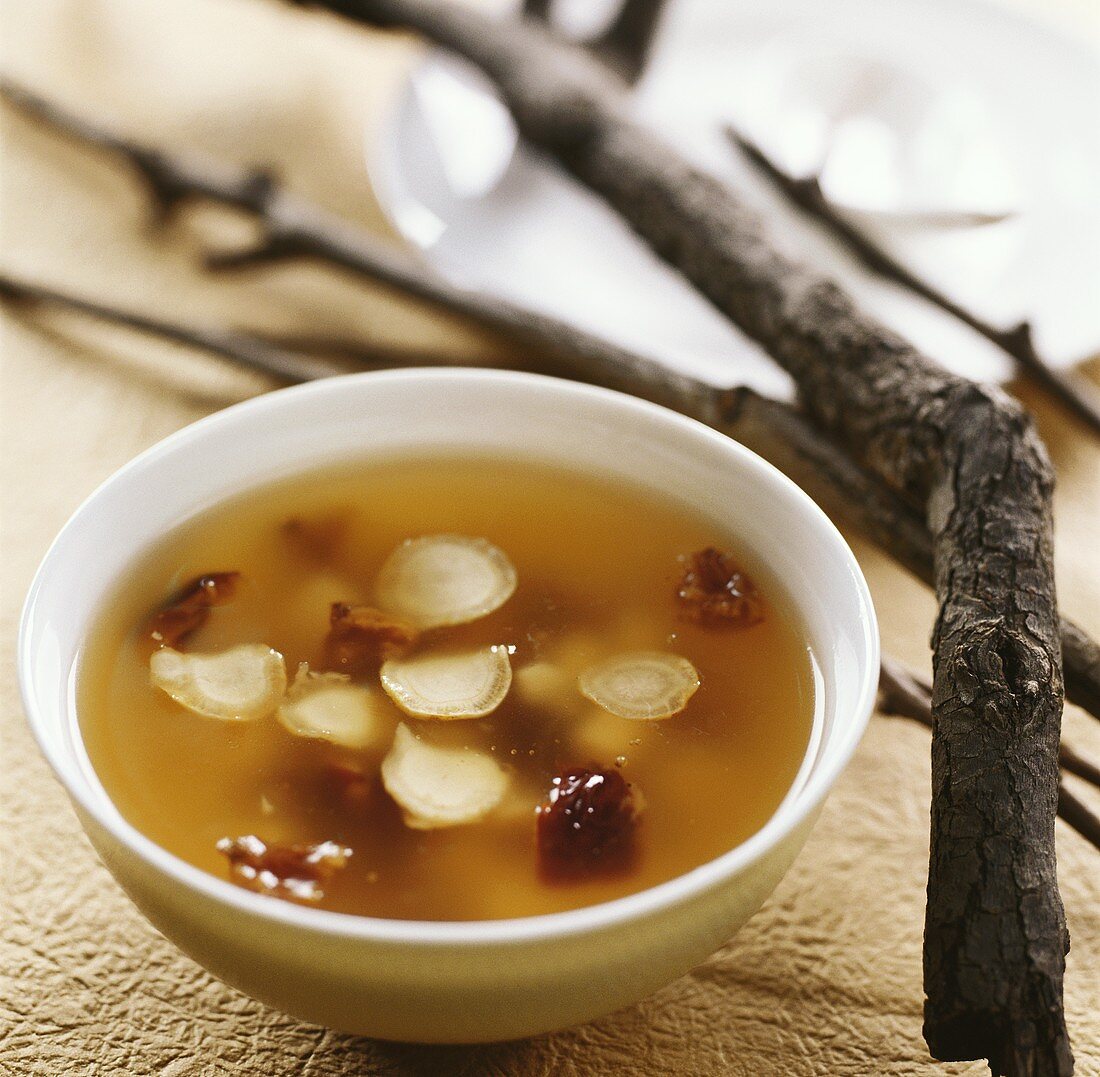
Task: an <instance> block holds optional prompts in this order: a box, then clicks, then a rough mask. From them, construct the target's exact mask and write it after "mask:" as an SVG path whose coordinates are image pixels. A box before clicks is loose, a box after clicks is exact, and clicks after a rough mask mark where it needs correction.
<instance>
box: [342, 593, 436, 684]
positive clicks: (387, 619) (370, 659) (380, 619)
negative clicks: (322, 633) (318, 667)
mask: <svg viewBox="0 0 1100 1077" xmlns="http://www.w3.org/2000/svg"><path fill="white" fill-rule="evenodd" d="M417 634H418V633H417V631H416V629H415V628H413V627H412V625H410V624H409V623H408V622H407V621H403V620H401V618H399V617H393V616H391V615H390V614H387V613H383V612H382V611H381V610H377V609H375V608H374V607H373V606H353V605H349V604H348V603H346V602H334V603H333V604H332V609H331V611H330V613H329V631H328V636H327V637H326V639H325V666H326V668H327V669H329V670H331V671H333V672H335V673H347V674H350V675H351V676H353V677H361V676H363V675H364V674H366V673H371V672H374V671H375V670H376V669H377V668H378V666H379V664H380V663H381V662H383V661H384V660H385V659H387V658H389V657H390V656H391V655H394V654H398V653H400V652H401V651H402V650H404V649H405V648H406V647H410V646H412V644H413V643H415V642H416V637H417Z"/></svg>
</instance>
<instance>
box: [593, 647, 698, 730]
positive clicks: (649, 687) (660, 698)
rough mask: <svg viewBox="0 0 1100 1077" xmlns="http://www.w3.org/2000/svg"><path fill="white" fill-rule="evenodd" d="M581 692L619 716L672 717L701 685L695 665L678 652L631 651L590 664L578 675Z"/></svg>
mask: <svg viewBox="0 0 1100 1077" xmlns="http://www.w3.org/2000/svg"><path fill="white" fill-rule="evenodd" d="M577 687H578V688H579V689H580V691H581V694H582V695H584V696H586V697H587V698H588V699H590V700H592V702H593V703H595V704H597V705H598V706H600V707H603V709H604V710H606V711H610V712H611V713H612V714H617V715H618V716H619V717H620V718H637V719H644V720H650V721H653V720H657V719H661V718H671V717H672V716H673V715H674V714H679V713H680V711H682V710H683V709H684V707H686V706H687V702H688V700H689V699H691V697H692V696H693V695H694V694H695V691H696V689H697V688H698V687H699V674H698V673H697V672H696V670H695V667H694V666H693V665H692V664H691V663H690V662H689V661H688V660H687V659H686V658H681V657H680V656H679V655H678V654H666V653H665V652H663V651H629V652H627V653H626V654H619V655H615V656H614V657H613V658H609V659H607V660H606V661H604V662H599V663H597V664H596V665H594V666H589V667H588V668H587V669H586V670H585V671H584V672H583V673H581V675H580V676H579V677H578V678H577Z"/></svg>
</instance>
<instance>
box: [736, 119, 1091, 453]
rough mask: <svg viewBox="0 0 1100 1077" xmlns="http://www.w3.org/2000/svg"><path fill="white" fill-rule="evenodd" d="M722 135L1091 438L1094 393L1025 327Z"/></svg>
mask: <svg viewBox="0 0 1100 1077" xmlns="http://www.w3.org/2000/svg"><path fill="white" fill-rule="evenodd" d="M727 134H728V135H729V138H730V140H731V141H732V142H733V144H734V145H735V146H737V147H738V148H739V149H740V150H741V151H742V152H743V153H744V154H745V156H746V157H747V158H748V159H749V160H750V161H751V162H752V163H753V164H754V165H755V166H756V167H757V169H758V170H759V171H760V172H761V173H763V175H765V176H766V177H767V178H768V179H769V180H770V181H771V182H772V184H773V185H774V186H775V187H776V188H777V189H778V190H779V191H781V192H782V193H783V194H784V195H785V196H786V197H787V199H788V200H789V201H790V202H792V203H793V204H794V205H796V206H798V207H800V208H801V209H803V210H804V211H805V212H806V213H807V214H809V215H810V216H811V217H813V218H814V219H815V220H817V221H819V222H820V223H821V224H823V225H824V226H825V227H826V228H827V229H828V230H829V231H830V232H831V233H832V234H833V235H834V236H835V237H836V238H837V239H838V240H840V242H841V243H843V244H844V245H845V246H846V247H847V248H848V250H849V251H851V253H852V254H854V255H855V256H856V258H858V259H859V260H860V262H862V263H863V264H864V265H865V266H866V267H867V268H868V269H870V270H872V271H873V272H875V273H877V274H878V275H879V276H881V277H885V278H886V279H887V280H892V281H894V282H896V283H897V284H900V285H902V287H904V288H907V289H908V290H909V291H911V292H913V293H914V294H915V295H919V296H920V297H921V298H922V299H926V300H928V302H930V303H932V304H934V305H935V306H937V307H939V308H940V309H941V310H944V311H946V312H947V313H948V314H950V315H952V316H953V317H955V318H957V319H958V320H959V321H961V322H963V323H965V324H966V325H968V326H970V328H971V329H973V330H974V331H975V332H976V333H979V334H981V335H982V336H983V337H985V338H986V339H987V340H990V341H992V342H993V343H994V344H996V345H997V347H999V348H1000V349H1001V350H1002V351H1003V352H1005V354H1006V355H1008V356H1009V357H1010V358H1012V359H1014V360H1015V361H1016V364H1017V365H1018V366H1019V368H1020V370H1022V371H1023V372H1024V373H1026V374H1027V375H1028V376H1029V377H1031V378H1032V379H1033V380H1034V381H1036V382H1037V383H1038V384H1040V385H1042V386H1043V388H1045V389H1046V390H1047V392H1049V393H1050V394H1051V396H1053V397H1055V398H1056V399H1058V400H1059V401H1061V403H1062V404H1063V405H1064V406H1065V407H1067V408H1068V409H1069V410H1070V411H1072V412H1073V414H1074V415H1076V416H1077V417H1078V418H1079V419H1080V420H1081V421H1082V422H1083V423H1084V424H1085V425H1086V426H1088V427H1089V428H1090V429H1091V430H1092V431H1093V432H1094V433H1100V390H1097V389H1096V387H1095V386H1094V385H1092V384H1091V383H1090V382H1089V381H1088V380H1087V379H1085V378H1082V377H1079V376H1077V377H1075V376H1074V375H1073V374H1070V373H1066V372H1065V371H1061V370H1055V369H1054V368H1053V367H1052V366H1050V364H1049V363H1047V362H1046V360H1045V359H1044V358H1043V357H1042V356H1041V355H1040V354H1039V353H1038V351H1037V350H1036V348H1035V341H1034V339H1033V335H1032V332H1031V326H1030V325H1029V324H1028V323H1027V322H1021V323H1020V324H1019V325H1016V326H1013V327H1012V328H1010V329H1000V328H998V327H997V326H995V325H992V324H991V323H990V322H988V321H986V320H985V319H984V318H981V317H979V316H978V315H977V314H975V313H974V312H973V311H972V310H968V309H967V308H966V307H964V306H962V304H960V303H959V302H957V301H956V300H954V299H952V298H951V297H950V296H948V295H946V294H945V293H944V292H942V291H940V289H938V288H937V287H935V286H934V285H933V284H932V283H931V282H929V281H927V280H925V279H924V278H923V277H921V276H918V275H917V274H916V273H915V272H914V271H913V270H912V269H910V268H909V267H908V266H905V265H903V264H902V263H901V262H899V261H898V260H897V259H896V258H894V257H893V255H891V254H890V253H889V252H888V251H887V250H886V249H885V248H884V247H882V245H881V244H879V243H878V242H877V241H876V240H875V239H873V238H872V237H871V236H870V235H868V234H867V232H865V231H864V230H863V229H862V228H860V227H859V226H858V225H857V224H855V223H854V222H853V221H851V220H850V219H849V218H848V217H847V216H845V215H844V213H842V212H840V211H839V210H837V209H836V208H835V207H834V206H833V205H832V203H831V202H830V201H829V200H828V199H827V198H826V197H825V194H824V192H823V191H822V189H821V183H820V182H819V180H818V177H817V176H805V177H798V176H792V175H790V174H789V173H788V172H786V171H785V170H784V169H782V168H781V167H780V166H779V165H778V164H776V162H775V161H773V160H772V159H771V158H770V157H768V155H767V154H766V153H765V152H764V150H763V149H761V147H760V146H759V145H757V143H756V142H754V141H753V140H752V139H750V138H749V137H748V136H747V135H745V134H744V133H742V132H741V131H739V130H737V129H736V128H734V127H732V126H730V127H727Z"/></svg>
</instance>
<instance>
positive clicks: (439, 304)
mask: <svg viewBox="0 0 1100 1077" xmlns="http://www.w3.org/2000/svg"><path fill="white" fill-rule="evenodd" d="M0 98H3V99H5V100H7V101H8V102H9V103H10V104H13V105H15V106H16V107H18V108H19V109H20V110H21V111H22V112H24V113H25V114H27V115H28V116H30V117H32V118H34V119H36V120H38V121H41V122H44V123H46V124H48V125H49V126H50V127H51V128H53V129H54V130H55V131H58V132H61V133H63V134H65V135H67V136H68V137H71V138H74V139H76V140H78V141H79V142H81V143H83V144H85V145H89V146H94V147H98V148H100V149H103V150H106V151H108V152H110V153H112V154H114V155H116V156H118V157H121V158H122V159H123V160H124V161H126V162H127V163H128V164H130V165H131V167H132V168H133V169H134V170H135V171H136V173H137V174H138V176H139V177H140V178H141V179H142V181H143V182H144V183H145V185H146V187H147V189H148V191H149V193H150V195H151V197H152V199H153V202H154V205H155V207H156V210H157V212H156V220H157V221H158V222H163V221H164V220H166V219H167V218H169V217H170V216H171V215H172V213H173V212H174V211H175V210H176V209H177V208H178V207H180V206H181V205H183V204H184V203H186V202H189V201H193V200H196V199H205V200H209V201H213V202H218V203H221V204H223V205H226V206H230V207H233V208H235V209H237V210H240V211H242V212H244V213H246V214H248V215H249V216H251V217H253V218H254V219H255V220H256V221H257V223H258V224H259V225H260V228H261V236H260V239H259V240H258V242H257V243H256V244H254V245H253V246H250V247H245V248H242V249H240V250H235V251H225V252H219V253H216V254H212V255H209V256H208V257H207V258H206V265H207V267H208V268H210V269H215V270H223V271H224V270H230V269H234V270H237V269H241V268H244V267H247V266H256V265H263V264H269V263H274V262H279V261H283V260H286V259H291V258H312V259H317V260H319V261H323V262H325V263H327V264H329V265H334V266H338V267H340V268H342V269H345V270H348V271H349V272H351V273H354V274H356V275H357V276H359V277H362V278H365V279H367V280H370V281H372V282H376V283H381V284H384V285H386V286H388V287H390V288H393V289H395V290H396V291H397V292H399V293H401V294H403V295H409V296H413V297H415V298H417V299H421V300H424V301H425V302H427V303H429V304H431V305H432V306H434V307H436V308H438V309H440V310H444V311H447V312H449V313H451V314H457V315H459V316H460V317H462V318H465V319H467V320H468V321H470V322H471V323H473V324H476V325H478V326H479V327H481V328H483V329H484V328H488V329H491V330H493V331H495V332H497V333H500V334H503V335H505V336H506V337H507V338H508V339H510V340H512V341H515V342H518V343H520V344H523V345H525V346H527V347H532V346H533V347H536V348H538V349H539V350H540V351H541V352H543V353H544V354H547V355H549V356H551V357H552V358H553V359H555V360H556V361H557V362H559V363H560V364H561V365H562V366H563V368H564V369H566V370H568V372H570V373H571V374H573V375H574V376H577V377H579V378H581V379H582V380H589V379H595V380H599V381H601V382H602V383H603V384H607V385H608V386H610V387H611V388H616V389H621V390H623V391H624V392H633V393H635V394H638V395H645V396H646V397H648V398H649V399H651V400H654V401H656V402H657V403H661V404H665V405H667V406H668V407H672V408H675V409H676V410H677V411H682V412H684V413H685V414H688V415H692V416H694V417H695V418H699V419H703V420H704V421H707V420H713V419H714V418H715V417H716V411H715V409H716V407H717V406H718V402H719V396H718V390H716V389H714V388H713V387H710V386H706V385H704V383H702V382H699V381H696V380H695V379H692V378H687V377H683V376H681V375H679V374H677V373H676V372H675V371H672V370H670V369H669V368H668V367H666V366H663V365H662V364H661V363H658V362H657V361H655V360H653V359H650V358H648V357H646V356H642V355H638V354H637V353H634V352H631V351H629V350H627V349H626V348H622V347H620V346H619V345H617V344H614V343H612V342H611V341H608V340H605V339H603V338H602V337H599V336H596V335H595V334H593V333H588V332H586V331H585V330H583V329H579V328H577V327H576V326H573V325H570V324H569V323H567V322H562V321H560V320H558V319H557V318H553V317H551V316H549V315H545V314H542V313H539V312H536V311H532V310H529V309H527V308H525V307H522V306H520V305H518V304H515V303H512V302H510V301H508V300H506V299H503V298H500V297H497V296H492V295H487V294H485V293H482V292H477V291H473V290H471V289H467V288H462V287H459V286H457V285H454V284H452V283H450V282H449V281H447V280H446V279H444V278H443V277H441V276H439V275H438V274H435V273H433V272H431V271H430V270H428V269H426V268H425V267H424V266H423V265H421V264H420V263H419V262H418V261H416V260H415V259H414V258H412V257H410V256H409V255H408V254H406V253H405V252H404V251H402V250H399V249H397V248H395V247H393V246H392V245H390V244H388V243H385V242H384V241H382V240H380V239H378V238H377V237H375V236H373V235H371V234H370V233H368V232H365V231H362V230H361V229H357V228H356V227H355V226H354V225H352V224H351V223H350V222H348V221H345V220H341V219H340V218H338V217H334V216H332V215H330V214H327V213H325V212H323V211H322V210H321V209H319V208H318V207H316V206H313V205H311V204H309V203H308V202H304V201H301V200H298V199H295V198H294V197H292V196H291V195H290V194H288V193H287V192H286V191H284V190H283V189H282V188H281V187H280V186H279V185H278V184H277V183H276V182H275V180H274V177H273V176H272V175H271V173H269V172H267V171H265V170H262V169H257V170H251V171H250V170H248V169H238V168H233V167H229V166H226V165H224V164H222V163H220V162H214V161H209V160H206V159H202V158H199V157H194V156H192V157H187V156H184V155H182V154H169V153H163V152H161V151H159V150H156V149H153V148H151V147H149V146H145V145H143V144H141V143H140V142H136V141H134V140H131V139H129V138H125V137H123V136H120V135H117V134H115V133H114V132H112V131H110V130H109V129H107V128H105V127H102V126H100V125H98V124H93V123H90V122H88V121H86V120H83V119H81V118H80V117H78V116H75V115H73V114H72V113H70V112H68V111H67V110H65V109H62V108H59V107H58V106H57V105H55V104H53V103H52V102H50V101H47V100H45V99H44V98H42V97H39V96H38V95H37V94H34V93H32V92H31V91H29V90H27V89H25V88H23V87H20V86H16V85H15V84H13V83H11V82H8V81H2V80H0Z"/></svg>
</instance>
